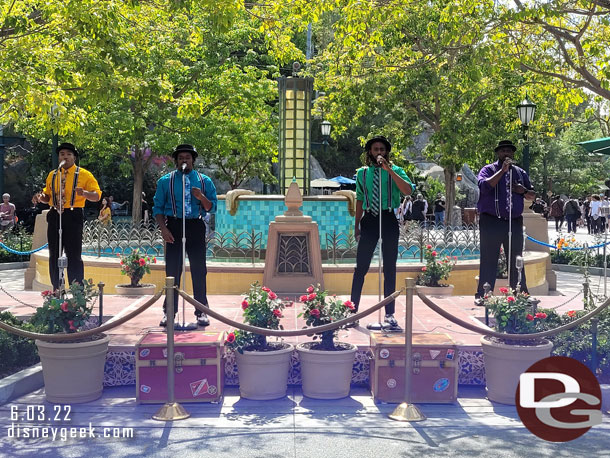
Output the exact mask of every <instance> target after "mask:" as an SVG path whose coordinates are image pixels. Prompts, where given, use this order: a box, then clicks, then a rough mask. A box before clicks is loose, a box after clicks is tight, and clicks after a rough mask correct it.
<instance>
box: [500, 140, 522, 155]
mask: <svg viewBox="0 0 610 458" xmlns="http://www.w3.org/2000/svg"><path fill="white" fill-rule="evenodd" d="M501 148H510V149H512V150H513V153H514V152H515V151H517V147H516V146H515V145H514V144H513V142H511V141H510V140H500V141H499V142H498V146H496V147H495V148H494V151H495V152H496V153H497V152H498V150H499V149H501Z"/></svg>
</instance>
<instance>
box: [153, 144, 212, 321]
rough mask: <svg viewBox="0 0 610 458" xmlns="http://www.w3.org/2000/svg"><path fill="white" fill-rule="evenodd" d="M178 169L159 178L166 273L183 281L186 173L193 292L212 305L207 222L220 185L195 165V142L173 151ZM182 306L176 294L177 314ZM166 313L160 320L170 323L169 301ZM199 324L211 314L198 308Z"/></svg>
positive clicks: (158, 216) (158, 215)
mask: <svg viewBox="0 0 610 458" xmlns="http://www.w3.org/2000/svg"><path fill="white" fill-rule="evenodd" d="M173 157H174V160H175V161H176V170H174V171H173V172H170V173H168V174H167V175H164V176H162V177H161V178H159V181H157V191H156V192H155V197H154V207H153V215H154V216H155V220H156V221H157V224H158V225H159V228H160V229H161V235H162V236H163V240H164V241H165V274H166V275H167V276H168V277H174V285H180V277H181V276H182V206H183V203H182V201H183V195H182V177H183V176H184V177H185V192H184V205H185V212H184V213H185V237H186V254H187V255H188V257H189V263H190V268H191V279H192V281H193V296H194V297H195V300H197V301H199V302H201V303H202V304H204V305H208V299H207V296H206V275H207V268H206V262H205V251H206V246H205V232H206V228H205V222H204V219H203V218H204V217H205V215H206V214H208V213H214V212H216V205H217V198H216V187H215V186H214V183H212V180H211V179H210V178H209V177H208V176H206V175H204V174H202V173H199V172H198V171H196V170H194V169H193V164H194V162H195V159H196V158H197V151H196V150H195V147H193V146H192V145H186V144H185V145H178V146H177V147H176V149H175V151H174V153H173ZM177 310H178V295H177V294H176V295H174V314H175V313H176V312H177ZM163 311H164V312H165V313H166V315H165V316H164V317H163V319H162V320H161V323H159V325H160V326H166V325H167V321H166V320H167V304H166V303H164V304H163ZM195 315H196V316H197V324H198V325H199V326H208V325H209V324H210V321H209V319H208V317H207V316H206V315H205V314H203V313H201V312H200V311H198V310H196V311H195Z"/></svg>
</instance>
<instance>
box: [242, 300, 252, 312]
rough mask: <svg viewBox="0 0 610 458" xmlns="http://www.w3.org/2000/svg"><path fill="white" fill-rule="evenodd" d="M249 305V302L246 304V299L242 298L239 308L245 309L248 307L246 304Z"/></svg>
mask: <svg viewBox="0 0 610 458" xmlns="http://www.w3.org/2000/svg"><path fill="white" fill-rule="evenodd" d="M249 305H250V304H248V301H247V300H245V299H244V300H243V301H242V303H241V308H242V310H246V309H247V308H248V306H249Z"/></svg>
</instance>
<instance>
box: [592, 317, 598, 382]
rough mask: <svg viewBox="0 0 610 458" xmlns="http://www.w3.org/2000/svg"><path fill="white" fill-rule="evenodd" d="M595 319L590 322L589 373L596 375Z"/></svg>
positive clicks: (596, 319) (596, 321)
mask: <svg viewBox="0 0 610 458" xmlns="http://www.w3.org/2000/svg"><path fill="white" fill-rule="evenodd" d="M598 322H599V319H598V318H597V317H595V318H593V319H592V320H591V372H593V373H594V374H596V375H597V323H598Z"/></svg>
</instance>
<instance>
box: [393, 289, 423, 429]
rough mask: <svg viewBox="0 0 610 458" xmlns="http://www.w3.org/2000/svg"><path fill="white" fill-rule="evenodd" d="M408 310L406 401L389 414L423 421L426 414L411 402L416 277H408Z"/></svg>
mask: <svg viewBox="0 0 610 458" xmlns="http://www.w3.org/2000/svg"><path fill="white" fill-rule="evenodd" d="M405 285H406V287H407V310H406V313H405V401H404V402H403V403H402V404H400V405H399V406H398V407H396V409H394V411H393V412H392V413H391V414H390V415H389V417H390V418H391V419H392V420H396V421H423V420H425V419H426V416H425V415H424V414H423V413H422V412H421V411H420V410H419V409H418V408H417V406H416V405H415V404H411V373H412V371H413V294H414V293H415V279H414V278H406V279H405Z"/></svg>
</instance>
